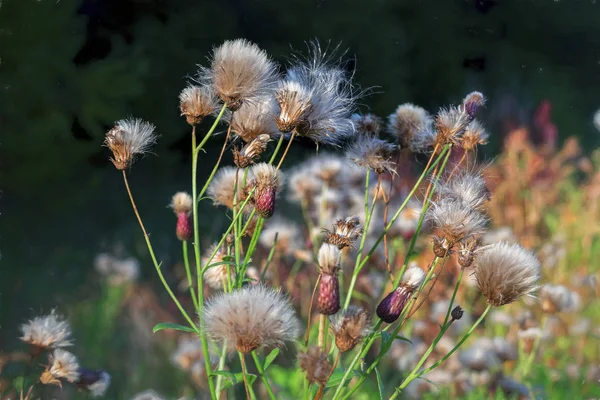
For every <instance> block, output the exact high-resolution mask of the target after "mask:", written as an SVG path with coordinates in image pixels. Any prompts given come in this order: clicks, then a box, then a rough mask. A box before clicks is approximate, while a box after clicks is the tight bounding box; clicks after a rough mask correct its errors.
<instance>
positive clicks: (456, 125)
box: [435, 107, 471, 146]
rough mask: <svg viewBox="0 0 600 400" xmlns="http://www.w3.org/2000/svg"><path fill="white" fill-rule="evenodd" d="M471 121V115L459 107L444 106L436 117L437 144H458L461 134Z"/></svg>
mask: <svg viewBox="0 0 600 400" xmlns="http://www.w3.org/2000/svg"><path fill="white" fill-rule="evenodd" d="M470 122H471V118H470V117H469V115H468V114H467V113H466V112H463V111H462V110H461V109H460V108H459V107H449V108H442V109H441V110H440V111H439V112H438V114H437V115H436V117H435V128H436V141H435V144H437V145H439V146H444V145H446V144H458V140H459V138H460V136H461V135H462V133H463V132H464V130H465V128H466V127H467V125H469V123H470Z"/></svg>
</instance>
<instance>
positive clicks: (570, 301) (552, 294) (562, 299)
mask: <svg viewBox="0 0 600 400" xmlns="http://www.w3.org/2000/svg"><path fill="white" fill-rule="evenodd" d="M538 300H539V303H540V305H541V307H542V310H543V311H544V312H545V313H549V314H554V313H559V312H569V311H575V310H576V309H577V308H578V307H579V304H580V299H579V295H578V294H577V293H574V292H571V291H570V290H569V289H568V288H567V287H565V286H562V285H554V284H550V283H547V284H545V285H543V286H542V287H541V288H540V290H539V292H538Z"/></svg>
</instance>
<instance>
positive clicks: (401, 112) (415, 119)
mask: <svg viewBox="0 0 600 400" xmlns="http://www.w3.org/2000/svg"><path fill="white" fill-rule="evenodd" d="M432 130H433V119H432V118H431V116H430V115H429V113H428V112H427V111H425V109H423V108H421V107H419V106H415V105H414V104H410V103H405V104H401V105H399V106H398V108H396V111H395V112H394V113H393V114H391V115H390V116H389V117H388V123H387V131H388V133H390V134H391V135H393V136H394V137H395V138H396V140H397V141H398V143H399V144H400V146H401V147H402V148H408V149H410V151H412V152H413V153H421V152H424V151H425V149H424V148H423V147H422V144H423V143H424V142H425V140H423V138H422V137H421V136H422V135H424V134H427V133H428V132H431V131H432Z"/></svg>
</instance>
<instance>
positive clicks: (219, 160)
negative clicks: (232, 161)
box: [198, 116, 233, 201]
mask: <svg viewBox="0 0 600 400" xmlns="http://www.w3.org/2000/svg"><path fill="white" fill-rule="evenodd" d="M232 118H233V116H232ZM230 134H231V124H230V125H229V128H228V129H227V136H225V141H224V142H223V147H222V148H221V154H219V158H218V159H217V162H216V163H215V166H214V167H213V169H212V171H211V172H210V175H209V176H208V179H206V182H204V186H202V190H200V193H199V194H198V201H200V199H201V198H202V196H204V193H205V192H206V190H207V189H208V186H209V185H210V183H211V182H212V180H213V178H214V177H215V174H216V173H217V170H218V169H219V165H220V164H221V160H222V159H223V154H224V153H225V149H226V148H227V142H229V136H230Z"/></svg>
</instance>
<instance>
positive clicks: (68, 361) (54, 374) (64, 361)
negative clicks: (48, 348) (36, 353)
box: [40, 349, 79, 386]
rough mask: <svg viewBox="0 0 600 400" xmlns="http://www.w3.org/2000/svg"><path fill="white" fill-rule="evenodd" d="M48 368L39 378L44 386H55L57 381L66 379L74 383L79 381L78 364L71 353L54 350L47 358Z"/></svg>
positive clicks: (58, 382)
mask: <svg viewBox="0 0 600 400" xmlns="http://www.w3.org/2000/svg"><path fill="white" fill-rule="evenodd" d="M48 361H49V363H48V366H47V367H46V369H45V370H44V372H43V373H42V375H41V376H40V382H42V383H43V384H44V385H48V384H57V385H59V386H60V381H59V379H66V380H67V381H69V382H71V383H74V382H77V380H78V379H79V363H78V362H77V357H75V355H73V354H72V353H70V352H68V351H66V350H63V349H56V350H54V351H53V352H52V353H51V354H50V355H49V356H48Z"/></svg>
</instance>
